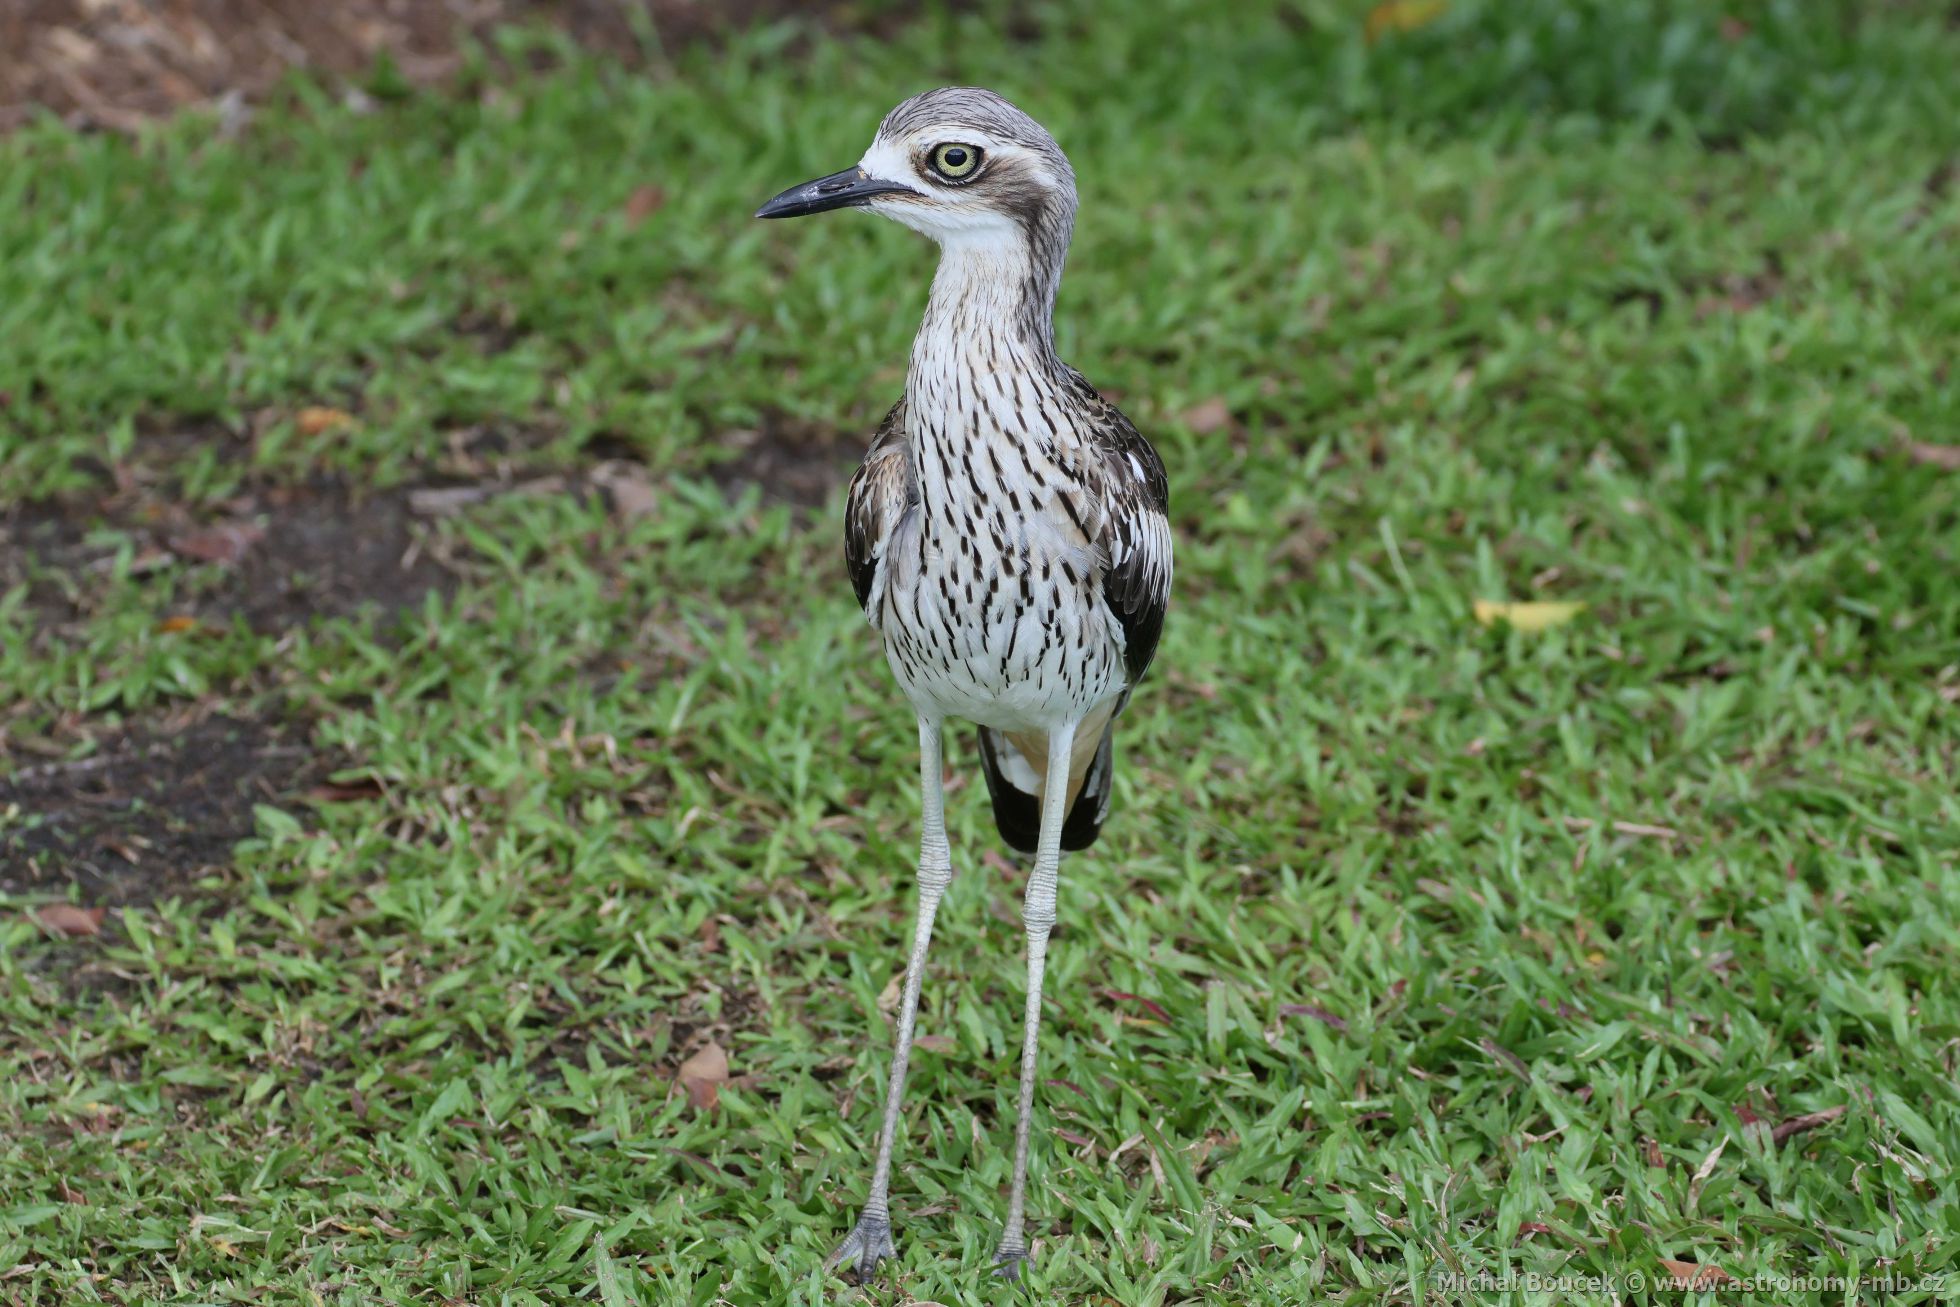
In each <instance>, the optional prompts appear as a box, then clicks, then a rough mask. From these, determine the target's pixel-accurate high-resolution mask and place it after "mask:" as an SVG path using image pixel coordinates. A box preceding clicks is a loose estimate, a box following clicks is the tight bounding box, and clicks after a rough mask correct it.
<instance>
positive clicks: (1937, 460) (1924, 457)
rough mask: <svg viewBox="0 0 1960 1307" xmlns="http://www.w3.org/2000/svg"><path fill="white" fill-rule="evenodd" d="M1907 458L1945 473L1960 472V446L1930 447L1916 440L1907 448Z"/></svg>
mask: <svg viewBox="0 0 1960 1307" xmlns="http://www.w3.org/2000/svg"><path fill="white" fill-rule="evenodd" d="M1906 457H1907V458H1909V459H1911V460H1912V461H1913V462H1915V463H1924V464H1926V465H1927V466H1928V467H1936V468H1939V469H1940V470H1941V471H1943V472H1960V445H1929V444H1926V443H1924V442H1923V441H1917V440H1915V441H1914V442H1912V443H1911V444H1909V445H1907V446H1906Z"/></svg>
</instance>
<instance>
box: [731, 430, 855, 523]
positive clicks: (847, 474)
mask: <svg viewBox="0 0 1960 1307" xmlns="http://www.w3.org/2000/svg"><path fill="white" fill-rule="evenodd" d="M870 443H871V433H870V432H869V431H866V432H864V433H862V434H860V435H854V436H847V435H844V434H842V433H840V432H837V431H833V430H831V429H830V428H828V427H823V426H819V425H817V424H815V423H811V422H801V421H798V420H796V419H793V418H784V417H772V418H770V419H769V420H768V421H766V422H764V423H763V424H762V425H761V426H760V427H758V428H756V429H755V430H752V431H730V432H728V433H726V434H725V435H724V436H723V437H722V440H721V448H722V450H723V451H724V452H726V453H728V454H730V455H732V456H733V457H732V458H731V459H730V460H729V461H727V462H721V463H716V464H714V465H713V466H712V467H710V468H709V470H708V475H709V477H710V478H711V479H712V480H713V481H714V483H715V484H716V485H717V486H719V487H721V490H722V493H724V494H726V495H727V496H728V497H729V498H730V499H734V498H737V497H738V496H740V495H741V494H742V493H743V492H744V491H746V490H747V489H748V488H749V487H750V486H754V487H755V488H756V490H757V491H758V493H759V494H760V496H761V500H762V502H763V503H764V504H789V505H792V506H794V507H797V508H822V507H823V506H824V505H825V504H826V503H828V502H829V500H830V496H831V495H832V494H834V493H836V491H837V490H838V489H839V488H840V487H842V486H844V485H845V484H847V483H848V482H849V481H850V479H851V473H852V472H853V471H855V470H856V467H857V464H858V461H859V460H860V459H862V458H863V457H864V450H865V446H867V445H868V444H870Z"/></svg>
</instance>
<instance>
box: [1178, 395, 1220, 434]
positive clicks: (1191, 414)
mask: <svg viewBox="0 0 1960 1307" xmlns="http://www.w3.org/2000/svg"><path fill="white" fill-rule="evenodd" d="M1177 420H1178V421H1179V422H1181V423H1183V424H1184V425H1185V426H1187V427H1189V428H1191V434H1193V435H1196V436H1215V435H1217V434H1218V433H1219V432H1221V431H1223V430H1225V428H1227V427H1229V426H1231V425H1232V409H1231V406H1230V405H1228V404H1226V402H1225V397H1224V396H1223V395H1213V396H1212V397H1211V398H1210V399H1207V400H1203V401H1201V402H1199V403H1196V404H1193V405H1192V406H1191V407H1190V408H1187V409H1185V410H1184V412H1182V413H1181V414H1179V415H1178V419H1177Z"/></svg>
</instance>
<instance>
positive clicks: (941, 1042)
mask: <svg viewBox="0 0 1960 1307" xmlns="http://www.w3.org/2000/svg"><path fill="white" fill-rule="evenodd" d="M912 1047H914V1048H923V1049H924V1050H925V1051H926V1052H928V1053H939V1054H941V1055H944V1054H946V1053H950V1052H952V1051H953V1050H954V1049H956V1048H958V1047H959V1044H958V1042H956V1041H955V1040H954V1039H953V1037H952V1036H951V1035H920V1036H919V1037H918V1038H916V1039H914V1040H913V1041H912Z"/></svg>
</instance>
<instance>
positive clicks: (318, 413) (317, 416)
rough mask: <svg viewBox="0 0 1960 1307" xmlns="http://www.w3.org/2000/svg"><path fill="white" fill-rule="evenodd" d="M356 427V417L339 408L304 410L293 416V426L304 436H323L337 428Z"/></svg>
mask: <svg viewBox="0 0 1960 1307" xmlns="http://www.w3.org/2000/svg"><path fill="white" fill-rule="evenodd" d="M353 425H354V415H353V414H352V413H345V412H342V411H341V410H340V409H337V408H325V407H317V406H316V407H312V408H303V409H301V410H300V411H299V412H298V413H295V414H294V415H293V426H294V427H295V428H297V429H298V431H299V433H300V434H301V435H302V436H323V435H325V434H326V433H327V432H329V431H332V430H334V429H335V428H337V427H351V426H353Z"/></svg>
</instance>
